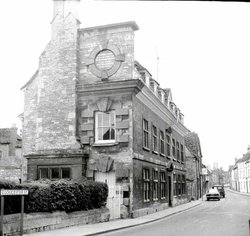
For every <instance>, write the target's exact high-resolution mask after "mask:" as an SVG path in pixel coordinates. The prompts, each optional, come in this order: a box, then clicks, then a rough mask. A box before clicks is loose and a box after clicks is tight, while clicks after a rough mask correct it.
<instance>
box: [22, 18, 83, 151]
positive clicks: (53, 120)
mask: <svg viewBox="0 0 250 236" xmlns="http://www.w3.org/2000/svg"><path fill="white" fill-rule="evenodd" d="M52 29H53V31H52V40H51V41H50V42H49V44H48V45H47V47H46V48H45V50H44V52H43V53H42V54H41V56H40V61H39V69H38V72H37V73H36V75H35V76H34V78H33V80H32V81H31V82H30V83H29V84H28V85H27V87H26V88H25V109H24V128H23V140H24V155H29V154H34V153H37V152H38V151H45V152H46V150H58V149H63V150H66V149H67V150H70V149H72V150H79V149H80V145H79V144H78V143H77V141H76V135H75V134H76V91H75V89H76V81H77V79H78V70H77V63H78V61H77V59H78V57H77V50H78V43H77V35H78V21H77V20H76V19H75V18H74V17H73V16H72V15H71V14H69V15H68V16H66V17H65V18H64V17H63V16H61V15H57V16H56V17H55V18H54V19H53V22H52Z"/></svg>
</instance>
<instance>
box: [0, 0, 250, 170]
mask: <svg viewBox="0 0 250 236" xmlns="http://www.w3.org/2000/svg"><path fill="white" fill-rule="evenodd" d="M52 7H53V4H52V0H22V1H20V0H12V1H1V14H0V30H1V39H0V40H1V43H0V63H1V67H0V80H1V84H0V109H1V113H0V127H1V128H3V127H11V126H12V124H14V123H16V124H17V125H19V124H18V123H19V121H18V118H17V115H19V114H20V113H22V112H23V92H22V91H21V90H20V88H21V87H22V86H23V85H24V84H25V83H26V82H27V81H28V80H29V79H30V77H31V76H32V75H33V73H34V72H35V71H36V69H37V68H38V59H39V56H40V54H41V53H42V51H43V50H44V48H45V46H46V44H47V43H48V42H49V40H50V36H51V35H50V34H51V31H50V30H51V28H50V22H51V20H52ZM80 15H81V16H80V20H81V22H82V25H81V27H82V28H84V27H89V26H96V25H103V24H109V23H118V22H124V21H135V22H136V23H137V24H138V26H139V28H140V30H139V31H137V32H136V34H135V59H137V60H138V61H139V62H140V63H141V64H142V65H143V66H144V67H146V68H147V69H148V70H149V71H150V72H151V74H152V75H153V77H154V78H155V79H157V59H156V58H157V56H158V57H159V75H158V82H159V83H160V86H161V87H162V88H171V90H172V95H173V100H174V102H175V104H176V105H177V106H178V107H179V108H180V110H181V112H182V113H183V114H184V115H185V121H184V122H185V125H186V127H187V128H188V129H190V130H191V131H194V132H196V133H198V135H199V137H200V141H201V148H202V153H203V162H204V163H205V164H209V165H211V166H213V163H214V162H218V164H219V166H222V167H223V168H224V169H225V170H227V168H228V165H230V164H234V158H235V157H237V158H240V157H242V155H243V154H244V153H245V152H246V151H247V147H248V145H249V144H250V139H249V134H250V104H249V103H250V99H249V97H250V87H249V84H250V83H249V81H250V80H249V78H250V3H230V2H224V3H221V2H186V1H184V2H175V1H173V2H162V1H161V2H157V1H152V2H150V1H146V2H137V1H128V2H126V1H121V2H115V1H111V2H108V1H105V2H102V1H95V2H94V1H90V0H85V1H84V0H82V3H81V13H80Z"/></svg>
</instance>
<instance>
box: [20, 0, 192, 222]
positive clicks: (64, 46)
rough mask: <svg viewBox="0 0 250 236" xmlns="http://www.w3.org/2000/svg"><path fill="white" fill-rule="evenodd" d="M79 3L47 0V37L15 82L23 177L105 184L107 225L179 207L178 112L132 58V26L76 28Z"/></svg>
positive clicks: (181, 130)
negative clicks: (20, 102) (32, 66)
mask: <svg viewBox="0 0 250 236" xmlns="http://www.w3.org/2000/svg"><path fill="white" fill-rule="evenodd" d="M79 3H80V1H79V0H71V1H69V0H64V1H63V0H54V18H53V21H52V23H51V24H52V38H51V41H50V42H49V43H48V45H47V47H46V48H45V50H44V51H43V53H42V54H41V56H40V60H39V68H38V70H37V71H36V72H35V74H34V75H33V76H32V78H31V79H30V80H29V81H28V82H27V83H26V84H25V85H24V86H23V88H22V89H23V91H24V93H25V105H24V123H23V126H24V127H23V151H24V155H25V157H26V158H27V160H28V179H29V180H36V179H40V178H49V179H58V178H71V179H80V178H82V177H87V178H89V179H94V180H95V181H103V182H106V183H107V184H108V186H109V197H108V202H107V206H108V207H109V209H110V212H111V219H115V218H120V217H137V216H140V215H144V214H148V213H151V212H155V211H158V210H162V209H165V208H167V207H169V206H174V205H178V204H181V203H184V202H186V201H187V197H186V168H185V149H184V136H185V135H186V134H187V133H189V130H188V129H187V128H186V127H185V126H184V124H183V122H184V121H183V119H184V118H183V114H182V113H181V112H180V110H179V109H178V107H177V106H176V105H175V104H174V102H173V100H172V94H171V90H170V89H162V88H161V87H160V85H159V83H158V82H157V81H156V80H154V79H153V78H152V75H151V74H150V72H149V71H148V70H147V69H146V68H144V67H143V66H142V65H140V63H139V62H137V61H136V60H135V59H134V36H135V31H137V30H138V29H139V27H138V26H137V24H136V23H135V22H123V23H117V24H110V25H104V26H96V27H90V28H80V22H79V20H78V12H77V10H78V8H79V7H78V4H79Z"/></svg>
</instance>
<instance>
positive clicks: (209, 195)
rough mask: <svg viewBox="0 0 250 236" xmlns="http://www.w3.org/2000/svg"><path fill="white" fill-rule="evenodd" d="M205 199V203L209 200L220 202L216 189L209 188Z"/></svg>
mask: <svg viewBox="0 0 250 236" xmlns="http://www.w3.org/2000/svg"><path fill="white" fill-rule="evenodd" d="M206 198H207V201H209V200H210V199H217V200H219V201H220V193H219V192H218V190H217V189H216V188H211V189H209V190H208V192H207V193H206Z"/></svg>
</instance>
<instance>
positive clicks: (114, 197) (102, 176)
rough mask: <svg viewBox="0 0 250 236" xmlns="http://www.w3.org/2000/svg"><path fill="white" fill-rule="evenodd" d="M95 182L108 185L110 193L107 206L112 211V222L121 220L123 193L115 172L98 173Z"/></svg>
mask: <svg viewBox="0 0 250 236" xmlns="http://www.w3.org/2000/svg"><path fill="white" fill-rule="evenodd" d="M95 181H99V182H104V183H106V184H107V185H108V188H109V192H108V198H107V205H106V206H107V208H108V209H109V211H110V220H114V219H118V218H120V217H121V216H120V214H121V204H122V200H123V195H122V194H123V191H122V187H121V186H118V185H116V177H115V172H114V171H111V172H106V173H103V172H96V173H95Z"/></svg>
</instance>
